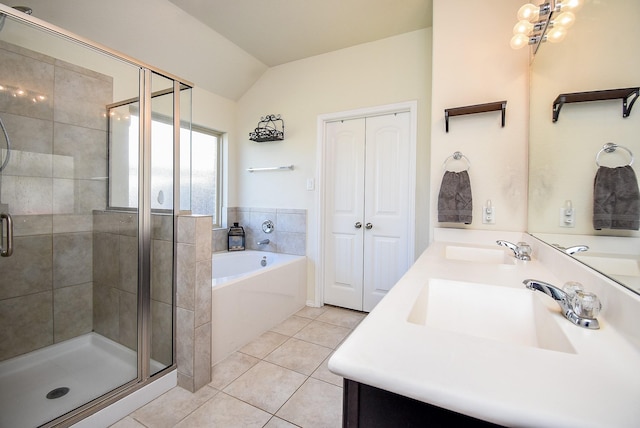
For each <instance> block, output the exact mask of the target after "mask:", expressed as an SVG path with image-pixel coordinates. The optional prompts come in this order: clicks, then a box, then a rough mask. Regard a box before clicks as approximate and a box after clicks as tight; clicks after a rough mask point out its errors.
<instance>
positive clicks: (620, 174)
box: [593, 165, 640, 230]
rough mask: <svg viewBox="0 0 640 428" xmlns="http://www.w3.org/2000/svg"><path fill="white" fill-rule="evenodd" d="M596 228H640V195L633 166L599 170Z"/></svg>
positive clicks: (596, 193)
mask: <svg viewBox="0 0 640 428" xmlns="http://www.w3.org/2000/svg"><path fill="white" fill-rule="evenodd" d="M593 228H594V229H596V230H600V229H628V230H638V229H639V228H640V191H639V190H638V180H637V178H636V174H635V173H634V171H633V168H631V166H630V165H627V166H619V167H617V168H608V167H606V166H601V167H600V168H598V172H596V178H595V180H594V183H593Z"/></svg>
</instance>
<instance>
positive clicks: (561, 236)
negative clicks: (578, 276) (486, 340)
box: [529, 0, 640, 293]
mask: <svg viewBox="0 0 640 428" xmlns="http://www.w3.org/2000/svg"><path fill="white" fill-rule="evenodd" d="M638 19H640V1H638V0H585V2H584V6H583V7H582V9H580V10H579V11H578V12H576V22H575V24H574V25H573V27H571V28H570V29H569V31H568V34H567V36H566V38H565V39H564V40H563V41H562V42H560V43H554V44H551V43H544V44H543V45H542V46H541V47H540V49H539V50H538V53H537V54H536V56H535V58H534V59H533V60H532V63H531V95H530V107H531V112H530V114H531V117H530V136H529V138H530V142H529V144H530V149H529V150H530V156H529V232H530V233H531V234H532V235H533V236H535V237H537V238H539V239H542V240H543V241H545V242H546V243H548V244H550V245H555V246H556V247H558V249H559V251H565V252H567V251H566V249H568V248H569V249H571V248H573V249H572V250H570V251H569V252H571V251H577V250H578V249H580V248H574V247H576V246H582V245H584V246H588V247H589V248H588V250H587V251H577V252H574V253H573V255H572V257H575V258H576V259H578V260H580V261H581V262H583V263H585V264H588V265H590V266H591V267H593V268H594V269H596V270H598V271H600V272H601V273H603V274H605V275H607V276H609V277H611V278H612V279H614V280H616V281H618V282H620V283H621V284H624V285H626V286H627V287H628V288H629V289H631V290H633V291H635V292H637V293H640V269H639V265H640V263H639V261H640V232H638V231H637V230H632V229H624V228H621V229H619V228H606V227H605V228H602V229H599V230H596V228H595V227H594V222H593V218H594V178H595V176H596V173H597V171H598V168H599V167H598V165H597V163H596V158H597V160H598V163H599V164H600V166H604V167H609V168H616V167H618V166H624V165H628V164H629V162H630V158H631V157H630V154H631V153H632V154H633V155H634V156H635V158H636V159H635V162H634V163H633V165H632V170H633V172H634V173H635V175H636V177H638V176H640V160H639V159H638V157H639V156H640V102H638V103H636V104H635V105H634V108H633V109H632V110H631V113H630V115H629V116H628V117H626V118H623V114H622V112H623V102H622V99H614V100H604V101H592V102H579V103H571V104H565V105H564V106H563V107H562V108H561V110H560V113H559V116H558V118H557V121H556V122H554V121H553V120H552V105H553V102H554V100H555V99H556V98H557V97H558V95H560V94H566V93H574V92H586V91H600V90H610V89H620V88H632V87H639V86H640V55H638V49H639V44H640V26H638V25H637V22H638ZM606 143H614V144H616V145H618V148H617V149H616V150H615V151H613V152H610V151H604V150H602V149H603V147H604V145H605V144H606ZM598 154H599V156H598ZM627 178H628V177H627ZM625 180H626V179H625ZM623 181H624V180H623ZM614 187H616V188H617V189H618V190H614V192H613V197H615V192H616V191H620V185H619V183H617V184H615V186H614ZM568 201H570V202H568ZM567 208H571V209H572V210H573V215H572V216H571V217H569V218H568V217H567V216H566V215H565V214H566V213H567Z"/></svg>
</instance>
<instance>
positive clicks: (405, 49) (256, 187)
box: [229, 29, 431, 300]
mask: <svg viewBox="0 0 640 428" xmlns="http://www.w3.org/2000/svg"><path fill="white" fill-rule="evenodd" d="M430 66H431V30H430V29H425V30H419V31H415V32H411V33H407V34H403V35H400V36H395V37H391V38H388V39H384V40H381V41H378V42H373V43H367V44H363V45H359V46H355V47H352V48H347V49H343V50H339V51H335V52H331V53H328V54H324V55H319V56H315V57H312V58H307V59H304V60H300V61H295V62H291V63H288V64H284V65H281V66H277V67H273V68H270V69H269V70H268V71H267V72H266V73H265V74H264V75H263V76H262V77H261V78H260V79H259V80H258V81H257V82H256V83H255V85H254V86H253V87H252V88H251V89H250V90H249V91H248V92H247V93H246V94H245V95H244V96H243V97H242V98H241V99H240V100H239V102H238V127H237V129H238V139H237V141H234V142H233V147H231V148H230V156H231V158H232V159H236V161H235V162H234V163H232V168H233V169H232V170H231V171H230V174H231V184H230V195H231V196H230V199H229V205H230V206H242V207H265V208H266V207H273V208H296V209H306V210H307V211H308V225H307V254H308V256H309V258H310V261H311V262H310V266H309V267H310V269H308V271H309V272H308V278H309V282H308V290H309V295H308V299H309V300H313V299H314V298H315V280H314V276H315V261H316V259H317V254H316V246H317V245H318V243H317V241H316V235H317V233H318V229H317V227H318V222H319V213H318V212H317V211H316V191H315V190H314V191H307V190H306V181H307V179H308V178H311V179H314V180H316V179H317V177H318V175H317V170H316V158H317V143H318V142H317V126H316V125H317V118H318V116H319V115H321V114H326V113H332V112H338V111H344V110H352V109H356V108H364V107H373V106H378V105H384V104H392V103H397V102H402V101H409V100H417V101H418V144H417V145H418V149H417V164H418V169H417V181H418V183H417V189H416V192H417V215H416V218H417V222H416V223H417V224H416V232H417V235H418V236H417V239H416V248H417V251H416V254H419V253H420V252H421V251H422V250H423V249H424V248H426V245H427V243H428V240H429V238H428V226H427V225H428V222H429V221H428V216H429V210H428V202H427V201H428V194H429V187H428V183H429V172H428V170H429V168H428V166H429V134H430V129H429V126H430V125H429V118H430V112H429V109H430V103H429V99H430V82H431V77H430V73H431V70H430V68H431V67H430ZM266 114H281V115H282V117H283V119H284V122H285V139H284V141H281V142H272V143H260V144H259V143H255V142H252V141H250V140H249V138H248V136H249V132H251V131H253V130H254V128H255V127H256V126H257V123H258V120H259V119H260V117H261V116H264V115H266ZM289 164H293V165H294V166H295V170H294V171H291V172H289V171H286V172H276V173H253V174H251V173H248V172H247V171H246V169H247V168H248V167H267V166H281V165H289ZM316 189H317V187H316Z"/></svg>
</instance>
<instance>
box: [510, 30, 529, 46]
mask: <svg viewBox="0 0 640 428" xmlns="http://www.w3.org/2000/svg"><path fill="white" fill-rule="evenodd" d="M528 44H529V37H527V36H525V35H524V34H522V33H519V34H516V35H515V36H513V37H512V38H511V42H509V45H510V46H511V48H513V49H520V48H522V47H524V46H527V45H528Z"/></svg>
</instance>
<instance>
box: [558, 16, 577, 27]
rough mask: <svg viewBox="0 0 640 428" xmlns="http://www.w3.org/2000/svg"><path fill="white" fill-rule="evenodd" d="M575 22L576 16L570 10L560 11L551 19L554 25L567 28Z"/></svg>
mask: <svg viewBox="0 0 640 428" xmlns="http://www.w3.org/2000/svg"><path fill="white" fill-rule="evenodd" d="M574 22H576V16H575V15H574V14H573V13H571V12H562V13H561V14H560V15H558V16H557V17H556V18H554V19H553V26H554V27H564V28H569V27H571V26H572V25H573V23H574Z"/></svg>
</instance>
